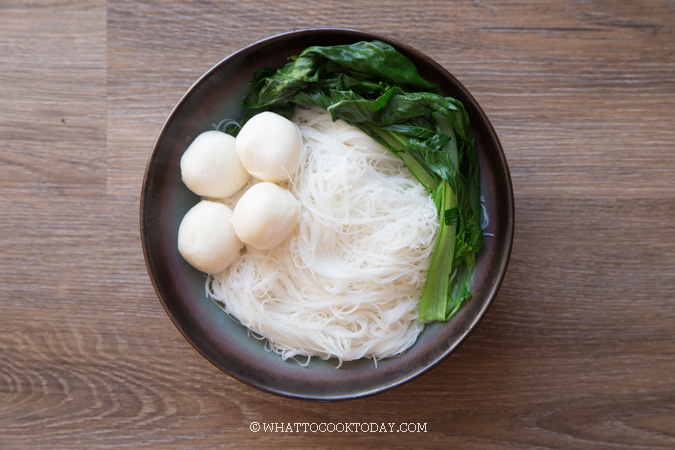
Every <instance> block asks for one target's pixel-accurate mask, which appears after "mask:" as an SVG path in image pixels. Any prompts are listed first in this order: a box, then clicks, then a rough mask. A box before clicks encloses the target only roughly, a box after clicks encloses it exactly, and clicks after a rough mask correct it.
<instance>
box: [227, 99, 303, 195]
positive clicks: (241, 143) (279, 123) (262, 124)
mask: <svg viewBox="0 0 675 450" xmlns="http://www.w3.org/2000/svg"><path fill="white" fill-rule="evenodd" d="M301 145H302V138H301V136H300V131H299V130H298V127H297V126H296V125H295V124H294V123H293V122H291V121H290V120H288V119H286V118H285V117H283V116H280V115H279V114H276V113H273V112H269V111H265V112H262V113H260V114H256V115H255V116H253V117H251V118H250V119H249V120H248V121H247V122H246V123H245V124H244V126H243V127H242V128H241V130H240V131H239V134H238V135H237V138H236V149H237V155H239V159H240V160H241V163H242V164H243V165H244V167H245V168H246V170H247V171H248V172H249V173H250V174H251V175H253V176H254V177H255V178H257V179H259V180H261V181H271V182H273V183H276V182H279V181H283V180H286V179H288V178H289V177H290V176H291V175H293V174H294V173H295V171H296V170H298V166H299V165H300V148H301Z"/></svg>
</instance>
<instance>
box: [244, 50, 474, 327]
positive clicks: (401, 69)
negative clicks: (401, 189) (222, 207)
mask: <svg viewBox="0 0 675 450" xmlns="http://www.w3.org/2000/svg"><path fill="white" fill-rule="evenodd" d="M297 105H301V106H319V107H321V108H323V109H325V110H327V111H328V112H330V114H331V117H332V118H333V120H337V119H342V120H344V121H346V122H348V123H350V124H352V125H354V126H356V127H358V128H360V129H361V130H363V131H364V132H365V133H367V134H369V135H370V136H372V137H373V138H374V139H376V140H377V141H379V142H380V143H381V144H383V145H384V146H385V147H386V148H387V149H389V150H390V151H391V152H393V153H394V154H396V155H397V156H398V157H399V158H400V159H401V160H402V161H403V162H404V163H405V165H406V166H407V167H408V169H409V170H410V172H411V173H412V174H413V175H414V176H415V177H416V178H417V179H418V180H419V181H420V183H422V185H423V186H424V187H425V188H426V189H427V190H428V191H429V193H430V194H431V196H432V197H433V199H434V201H435V204H436V207H437V209H438V213H439V218H440V228H439V232H438V237H437V239H436V243H435V248H434V252H433V256H432V260H431V265H430V268H429V272H428V275H427V281H426V285H425V288H424V292H423V294H422V299H421V303H420V311H419V318H420V320H421V321H424V322H429V321H434V320H439V321H444V320H447V319H449V318H450V317H451V316H452V315H453V314H455V313H456V312H457V311H458V310H459V308H460V306H461V304H462V302H463V301H464V300H466V299H468V298H470V297H471V281H472V278H473V272H474V268H475V255H476V252H477V251H478V250H479V249H480V247H481V245H482V242H483V233H482V230H481V227H480V223H479V211H480V203H479V201H480V200H479V198H480V178H479V171H478V160H477V156H476V149H475V141H474V137H473V133H472V130H471V126H470V123H469V117H468V114H467V112H466V110H465V109H464V106H463V105H462V103H461V102H460V101H458V100H456V99H454V98H450V97H445V96H443V95H442V94H441V92H440V90H439V89H438V88H437V87H436V86H435V85H433V84H431V83H429V82H428V81H426V80H425V79H424V78H422V76H421V75H420V74H419V73H418V71H417V68H416V67H415V66H414V64H413V63H412V62H411V61H410V60H409V59H408V58H406V57H405V56H404V55H403V54H401V53H400V52H398V51H397V50H396V49H394V48H393V47H392V46H391V45H389V44H386V43H383V42H380V41H372V42H365V41H364V42H357V43H355V44H351V45H337V46H330V47H318V46H315V47H309V48H307V49H305V50H304V51H303V52H302V53H300V55H298V56H296V57H292V58H290V61H289V62H288V63H287V64H286V65H285V66H284V67H282V68H281V69H279V70H272V69H263V70H260V71H258V72H256V73H255V74H254V77H253V81H252V92H251V94H250V95H249V96H247V97H246V98H245V99H244V107H245V113H244V117H243V118H242V124H243V123H245V122H246V121H247V120H248V119H249V118H251V117H252V116H254V115H255V114H258V113H259V112H262V111H274V112H276V113H278V114H281V115H283V116H285V117H287V118H291V116H292V115H293V111H294V110H295V107H296V106H297Z"/></svg>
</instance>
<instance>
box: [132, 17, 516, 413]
mask: <svg viewBox="0 0 675 450" xmlns="http://www.w3.org/2000/svg"><path fill="white" fill-rule="evenodd" d="M316 33H337V34H340V35H344V36H347V37H354V38H359V39H362V40H363V39H371V40H373V39H377V40H381V41H383V42H387V43H389V44H391V45H393V46H394V47H396V48H397V49H399V50H405V51H407V52H408V53H412V54H415V55H417V57H419V58H421V59H423V60H425V63H426V64H428V65H429V66H432V67H433V70H434V71H436V72H438V73H439V74H441V75H442V76H443V77H444V78H447V79H449V80H451V81H452V84H453V85H454V87H455V88H457V89H458V90H460V91H461V92H462V94H463V95H464V96H465V97H466V98H467V99H469V101H470V102H471V103H472V106H473V108H474V110H475V112H476V113H477V114H478V115H479V116H480V120H481V121H482V123H483V125H484V127H485V128H486V131H487V134H489V138H490V140H491V141H492V142H494V144H495V148H496V150H497V152H496V153H497V156H498V159H499V165H500V167H501V168H502V169H503V171H504V175H505V180H506V185H505V188H506V190H507V193H506V196H507V198H508V204H506V205H504V206H505V209H506V210H507V214H508V217H509V220H508V229H507V230H506V233H505V237H506V240H505V241H504V242H503V244H502V247H503V248H504V250H503V258H502V259H503V261H502V263H501V264H500V265H499V271H498V273H497V274H496V276H495V278H494V280H495V281H494V282H493V283H492V285H491V288H490V290H489V292H488V295H487V296H486V298H485V300H483V302H482V306H481V308H480V310H479V311H478V313H477V314H476V315H474V316H472V320H471V321H470V322H468V326H466V327H465V329H464V331H463V333H461V335H460V336H459V337H458V338H457V339H456V340H455V341H454V342H453V344H452V345H450V346H448V348H447V349H446V350H445V351H444V352H442V353H440V354H438V355H436V357H435V358H434V359H433V360H432V361H430V362H429V363H427V364H426V365H424V366H422V367H419V368H416V370H414V371H410V372H409V373H408V375H407V376H406V377H405V378H404V379H401V380H399V381H397V382H394V383H390V384H388V385H386V386H379V387H374V388H371V389H361V390H359V391H358V392H351V391H350V392H349V393H348V394H347V395H326V396H321V397H317V396H306V395H302V394H300V393H297V392H287V391H284V390H279V389H273V388H270V387H269V386H263V385H260V384H257V383H253V382H251V381H250V380H248V379H246V378H245V377H242V376H239V375H238V374H234V373H232V372H230V371H228V370H226V369H225V368H223V367H221V365H219V364H218V363H217V362H216V361H215V360H213V359H212V358H211V357H210V356H209V355H208V354H206V353H205V352H204V351H203V350H202V349H201V348H200V347H199V346H198V345H197V344H196V343H195V342H194V340H193V339H192V338H191V337H190V336H189V334H188V333H187V331H186V329H185V327H184V326H183V325H182V324H181V322H180V320H178V318H177V317H176V316H175V314H174V313H173V312H172V311H171V310H170V309H169V307H168V305H167V299H165V298H164V295H163V292H162V289H161V288H160V286H159V284H158V274H157V273H156V272H155V270H154V264H153V256H152V254H151V253H150V249H149V245H148V237H147V232H148V228H147V224H146V222H145V217H146V214H147V198H148V190H149V189H148V186H149V181H150V180H149V178H150V172H151V169H152V166H153V163H154V161H155V159H156V158H157V154H158V146H159V144H160V142H161V141H162V139H163V137H164V135H165V134H166V133H167V130H168V129H169V127H170V126H171V122H172V119H173V118H174V116H175V115H176V114H177V112H178V110H179V109H180V108H181V107H182V106H183V105H184V104H185V102H186V101H187V99H188V98H190V97H191V96H192V95H193V93H194V92H195V91H196V90H197V89H198V88H199V87H200V86H201V85H202V84H203V83H204V82H205V81H206V80H207V79H209V78H210V77H211V76H212V75H213V73H214V72H217V71H218V70H219V69H220V68H221V67H222V66H223V65H225V64H227V63H228V61H230V60H232V59H235V58H237V57H238V56H239V55H242V54H246V53H248V52H251V51H253V50H255V49H257V48H260V47H264V46H266V45H268V44H270V43H273V42H275V41H278V40H280V39H284V38H290V37H296V36H301V35H311V34H316ZM139 209H140V211H139V212H140V217H139V219H140V237H141V246H142V250H143V256H144V260H145V264H146V270H147V272H148V275H149V278H150V280H151V282H152V285H153V288H154V290H155V294H156V295H157V297H158V299H159V301H160V303H161V305H162V307H163V309H164V311H165V312H166V314H167V315H168V316H169V318H170V319H171V321H172V322H173V324H174V326H175V327H176V328H177V329H178V331H179V332H180V333H181V335H182V336H183V337H184V338H185V339H186V340H187V341H188V342H189V343H190V345H192V347H193V348H194V349H195V350H196V351H197V352H198V353H199V354H200V355H202V356H203V357H204V358H205V359H206V360H207V361H209V362H210V363H211V364H213V365H214V366H216V367H217V368H218V369H220V370H221V371H222V372H224V373H226V374H227V375H229V376H231V377H233V378H234V379H236V380H238V381H240V382H242V383H244V384H246V385H248V386H251V387H253V388H256V389H258V390H261V391H263V392H267V393H271V394H275V395H278V396H281V397H286V398H293V399H300V400H310V401H340V400H352V399H358V398H364V397H369V396H372V395H375V394H379V393H383V392H386V391H389V390H392V389H394V388H396V387H399V386H401V385H404V384H407V383H409V382H411V381H413V380H414V379H417V378H418V377H420V376H421V375H423V374H425V373H427V372H429V371H430V370H431V369H432V368H434V367H436V366H437V365H438V364H440V363H441V362H442V361H444V360H445V359H446V358H447V357H448V356H449V355H450V354H451V353H453V352H454V351H455V350H456V349H457V348H458V347H459V346H460V345H461V344H462V343H463V342H464V341H465V340H466V338H467V337H468V336H469V335H470V334H471V333H472V332H473V331H474V330H475V328H476V327H477V325H478V323H479V322H480V321H481V320H482V319H483V317H484V316H485V314H486V313H487V311H488V309H489V308H490V307H491V305H492V303H493V301H494V300H495V298H496V296H497V293H498V291H499V289H500V287H501V285H502V282H503V279H504V277H505V275H506V272H507V268H508V265H509V261H510V256H511V251H512V248H513V240H514V235H515V199H514V192H513V183H512V180H511V174H510V169H509V166H508V163H507V161H506V155H505V153H504V150H503V147H502V145H501V142H500V140H499V137H498V136H497V133H496V131H495V129H494V127H493V125H492V123H491V122H490V120H489V118H488V117H487V115H486V113H485V112H484V111H483V109H482V107H481V106H480V105H479V103H478V102H477V101H476V99H475V98H474V97H473V95H472V94H471V93H470V92H469V91H468V89H467V88H466V87H465V86H464V85H463V84H462V83H461V82H460V81H459V80H458V79H457V78H456V77H455V76H454V75H453V74H451V73H450V72H449V71H448V70H447V69H445V67H443V66H442V65H440V64H439V63H438V62H436V61H435V60H434V59H432V58H430V57H429V56H427V55H426V54H424V53H422V52H421V51H419V50H417V49H416V48H413V47H411V46H409V45H407V44H405V43H403V42H401V41H399V40H397V39H394V38H391V37H388V36H384V35H381V34H378V33H373V32H370V31H365V30H360V29H355V28H342V27H310V28H299V29H293V30H290V31H285V32H282V33H277V34H274V35H270V36H267V37H265V38H262V39H259V40H256V41H254V42H251V43H249V44H248V45H245V46H244V47H241V48H240V49H238V50H236V51H234V52H231V53H230V54H228V55H227V56H225V57H224V58H222V59H221V60H220V61H218V62H217V63H216V64H214V65H212V66H211V67H210V68H209V69H208V70H206V71H205V72H204V73H203V74H202V75H200V76H199V77H198V78H197V79H196V80H195V81H194V82H193V83H192V84H191V85H190V87H189V88H188V89H187V90H186V91H185V93H183V94H182V95H181V96H180V98H179V100H178V101H177V102H176V104H175V105H174V106H173V108H172V109H171V111H170V113H169V114H168V115H167V117H166V118H165V120H164V122H163V123H162V126H161V127H160V130H159V132H158V134H157V136H156V138H155V140H154V142H153V145H152V151H151V153H150V155H149V157H148V160H147V163H146V167H145V172H144V177H143V182H142V189H141V196H140V208H139Z"/></svg>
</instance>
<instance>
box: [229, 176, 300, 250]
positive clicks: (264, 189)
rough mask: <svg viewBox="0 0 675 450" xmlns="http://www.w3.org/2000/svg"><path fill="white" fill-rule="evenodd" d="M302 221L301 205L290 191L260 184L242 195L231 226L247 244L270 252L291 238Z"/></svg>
mask: <svg viewBox="0 0 675 450" xmlns="http://www.w3.org/2000/svg"><path fill="white" fill-rule="evenodd" d="M299 218H300V205H299V203H298V201H297V200H296V198H295V197H294V196H293V194H291V192H290V191H289V190H288V189H284V188H282V187H281V186H279V185H277V184H274V183H270V182H261V183H258V184H255V185H253V186H251V187H250V188H249V189H248V190H247V191H246V192H245V193H244V195H242V196H241V198H240V199H239V201H238V202H237V204H236V205H235V207H234V211H233V212H232V225H233V226H234V231H235V233H237V236H239V239H241V240H242V242H244V244H246V245H249V246H251V247H253V248H255V249H257V250H269V249H271V248H274V247H276V246H278V245H279V244H281V243H282V242H283V241H284V239H286V238H287V237H288V235H289V234H290V233H291V232H292V231H293V228H295V226H296V224H297V223H298V220H299Z"/></svg>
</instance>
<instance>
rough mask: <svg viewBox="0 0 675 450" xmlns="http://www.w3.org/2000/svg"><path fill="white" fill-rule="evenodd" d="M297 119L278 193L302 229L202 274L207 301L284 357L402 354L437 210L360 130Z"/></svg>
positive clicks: (417, 328) (315, 115)
mask: <svg viewBox="0 0 675 450" xmlns="http://www.w3.org/2000/svg"><path fill="white" fill-rule="evenodd" d="M294 122H295V123H296V124H298V126H299V128H300V130H301V133H302V136H303V147H302V155H301V161H303V163H302V164H301V168H300V169H299V170H298V172H297V173H296V174H295V175H294V176H293V177H292V179H291V180H290V181H289V182H287V183H285V184H283V185H284V186H285V187H288V188H289V189H290V190H291V192H292V193H293V194H294V195H295V196H296V197H297V198H298V200H299V201H300V204H301V206H302V212H301V219H300V223H299V224H298V226H297V228H296V229H295V230H294V232H293V233H292V234H291V236H289V238H288V239H286V241H284V242H283V243H282V244H281V245H280V246H279V247H277V248H275V249H272V250H269V251H256V250H253V249H250V248H249V249H247V251H246V253H245V254H244V255H242V256H241V257H240V259H239V260H237V261H235V263H234V264H233V265H231V266H230V267H229V268H228V269H227V270H225V271H224V272H223V273H220V274H215V275H212V276H210V277H209V281H208V287H209V295H210V296H211V297H212V298H213V299H215V300H216V301H217V302H218V303H219V304H220V305H221V307H223V309H224V310H225V311H226V312H227V313H228V314H230V315H231V316H232V317H233V318H235V319H236V320H238V321H239V322H240V323H242V324H243V325H245V326H247V327H248V328H249V329H250V330H251V331H253V332H254V333H256V334H259V335H261V336H263V337H265V338H267V339H268V341H269V348H270V349H271V350H272V351H274V352H276V353H278V354H280V355H281V356H282V357H283V358H284V359H287V358H294V357H296V356H304V357H308V358H311V357H318V358H321V359H328V358H331V357H333V358H337V359H338V360H339V364H341V362H342V361H350V360H355V359H359V358H364V357H365V358H372V359H374V360H375V361H377V360H378V359H382V358H387V357H391V356H395V355H398V354H400V353H402V352H403V351H405V350H406V349H407V348H409V347H410V346H411V345H413V344H414V342H415V341H416V339H417V336H418V335H419V333H421V332H422V329H423V324H421V323H420V322H419V320H418V315H417V314H418V305H419V298H420V296H421V292H422V289H423V286H424V282H425V280H426V271H427V268H428V266H429V261H430V257H431V252H432V250H433V242H434V239H435V237H436V232H437V228H438V223H437V222H438V218H437V214H436V208H435V206H434V203H433V201H432V200H431V198H430V196H429V194H428V193H427V192H426V190H425V189H424V188H423V187H422V185H421V184H420V183H419V182H418V181H417V180H416V179H415V178H414V177H413V176H412V175H411V174H410V172H409V171H408V170H407V169H406V168H405V166H404V165H403V163H402V162H401V161H400V160H399V159H398V158H396V157H395V156H394V155H392V154H391V153H390V152H388V151H387V150H385V149H384V148H383V147H381V146H380V145H379V144H377V143H375V142H374V141H373V140H372V139H370V138H369V137H368V136H366V135H365V134H364V133H362V132H361V131H359V130H357V129H356V128H354V127H351V126H349V125H347V124H346V123H345V122H342V121H337V122H335V123H334V122H332V121H331V119H330V115H329V114H328V113H326V112H324V111H321V110H318V109H310V110H307V109H299V110H298V111H297V112H296V115H295V117H294ZM235 200H236V199H235ZM232 201H233V200H230V202H232ZM339 364H338V365H339Z"/></svg>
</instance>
